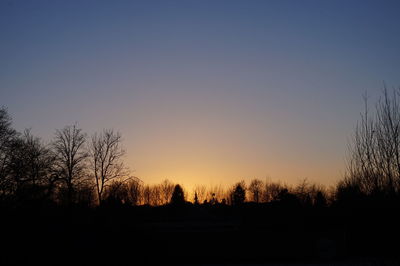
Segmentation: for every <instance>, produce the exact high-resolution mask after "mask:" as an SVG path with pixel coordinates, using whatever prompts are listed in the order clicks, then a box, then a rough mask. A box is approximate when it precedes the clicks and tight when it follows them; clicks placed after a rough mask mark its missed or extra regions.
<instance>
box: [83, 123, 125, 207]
mask: <svg viewBox="0 0 400 266" xmlns="http://www.w3.org/2000/svg"><path fill="white" fill-rule="evenodd" d="M121 141H122V137H121V134H120V133H118V132H114V131H113V130H112V129H105V130H103V132H102V133H100V134H97V133H95V134H94V135H93V136H92V139H91V143H90V148H89V150H90V161H91V168H92V172H93V176H94V179H95V183H96V191H97V197H98V201H99V204H101V202H102V196H103V193H104V189H105V187H106V186H107V184H108V183H109V182H110V181H112V180H115V179H119V178H123V177H124V176H126V174H127V171H126V168H125V167H124V164H123V161H122V158H123V156H124V155H125V151H124V150H123V148H122V146H121Z"/></svg>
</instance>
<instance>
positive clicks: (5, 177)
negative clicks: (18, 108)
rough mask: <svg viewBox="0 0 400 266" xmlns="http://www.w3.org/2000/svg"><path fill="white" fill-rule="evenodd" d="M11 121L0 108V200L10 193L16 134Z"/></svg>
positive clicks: (6, 112)
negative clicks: (13, 147) (11, 164)
mask: <svg viewBox="0 0 400 266" xmlns="http://www.w3.org/2000/svg"><path fill="white" fill-rule="evenodd" d="M11 124H12V119H11V116H10V115H9V114H8V111H7V109H6V108H5V107H0V198H4V197H6V196H9V195H10V193H11V192H12V188H13V185H12V180H11V177H10V168H9V166H10V160H11V154H12V150H13V149H12V146H13V143H14V140H15V138H16V136H17V132H16V131H15V130H14V129H13V128H12V127H11Z"/></svg>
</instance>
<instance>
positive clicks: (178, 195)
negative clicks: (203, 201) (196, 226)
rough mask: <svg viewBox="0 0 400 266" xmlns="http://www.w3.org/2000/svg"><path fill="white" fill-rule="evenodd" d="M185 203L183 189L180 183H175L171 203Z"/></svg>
mask: <svg viewBox="0 0 400 266" xmlns="http://www.w3.org/2000/svg"><path fill="white" fill-rule="evenodd" d="M184 203H185V196H184V193H183V189H182V187H181V186H180V185H176V186H175V188H174V192H172V197H171V204H172V205H182V204H184Z"/></svg>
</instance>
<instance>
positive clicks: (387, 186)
mask: <svg viewBox="0 0 400 266" xmlns="http://www.w3.org/2000/svg"><path fill="white" fill-rule="evenodd" d="M364 102H365V110H364V113H363V114H362V115H361V120H360V121H359V123H358V124H357V126H356V129H355V133H354V139H353V142H352V143H351V144H350V158H349V161H348V171H347V173H346V177H345V179H344V180H343V182H342V183H341V184H340V186H339V187H341V188H343V187H344V186H348V187H354V188H355V186H357V187H358V189H359V190H360V192H361V193H363V194H365V195H382V196H383V195H385V194H386V195H389V194H390V195H393V194H394V193H398V192H400V89H397V90H393V91H392V93H391V94H390V93H389V92H388V90H387V89H386V87H385V88H384V89H383V95H382V97H381V98H380V99H379V101H378V102H377V104H376V107H375V112H374V113H373V114H370V110H369V107H368V102H367V97H366V96H365V97H364Z"/></svg>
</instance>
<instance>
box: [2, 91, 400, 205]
mask: <svg viewBox="0 0 400 266" xmlns="http://www.w3.org/2000/svg"><path fill="white" fill-rule="evenodd" d="M389 94H390V95H389ZM399 102H400V90H393V91H392V92H390V93H389V92H388V90H387V89H386V88H385V89H384V90H383V94H382V97H381V98H380V100H379V101H378V102H377V103H376V105H375V109H374V110H372V112H371V110H369V107H368V104H367V98H365V111H364V113H363V114H362V116H361V120H360V121H359V122H358V124H357V127H356V129H355V133H354V138H353V140H352V142H351V143H350V157H349V160H348V169H347V170H346V174H345V177H344V178H343V179H342V180H340V181H339V182H338V183H337V185H336V186H334V187H330V188H329V189H328V188H326V187H324V186H322V185H318V184H313V183H309V182H307V180H303V181H302V182H300V183H299V184H298V185H294V186H293V185H287V184H283V183H280V182H270V181H263V180H261V179H253V180H252V181H251V182H249V183H248V184H246V183H245V182H244V181H241V182H238V183H236V184H235V185H233V186H231V187H223V186H221V185H219V186H211V187H206V186H204V185H197V186H195V187H194V188H192V189H191V190H190V191H188V190H185V189H184V188H182V187H181V186H179V185H177V184H174V183H173V182H171V181H169V180H164V181H162V182H161V183H160V184H155V185H148V184H144V183H143V181H142V180H140V179H139V178H137V177H134V176H131V175H130V172H129V169H128V168H127V167H126V166H125V165H124V162H123V158H124V155H125V150H124V149H123V147H122V137H121V134H120V133H118V132H115V131H114V130H112V129H105V130H103V131H101V132H100V133H95V134H93V135H91V136H88V135H87V134H85V133H84V132H83V131H82V129H80V128H78V127H77V125H70V126H65V127H64V128H62V129H58V130H56V131H55V134H54V137H53V139H52V140H51V141H50V142H49V143H45V142H44V141H42V140H41V139H40V138H38V137H35V136H33V135H32V133H31V131H30V130H25V131H24V132H22V133H21V132H17V131H16V130H15V129H14V128H13V127H12V119H11V117H10V115H9V114H8V112H7V109H6V108H5V107H2V108H0V204H2V205H3V206H20V205H25V204H53V205H60V206H70V205H82V206H88V207H93V206H98V205H104V204H120V205H121V204H124V205H131V206H136V205H151V206H160V205H166V204H169V203H171V200H173V199H174V191H175V192H176V191H177V190H178V191H179V193H180V194H179V195H180V196H179V197H178V198H181V199H180V201H182V202H191V203H193V204H206V205H218V204H222V205H240V204H242V203H244V202H254V203H277V202H280V203H285V204H289V205H291V206H318V207H326V206H329V205H339V206H390V205H395V206H398V204H399V203H400V105H399ZM175 199H176V195H175Z"/></svg>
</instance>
